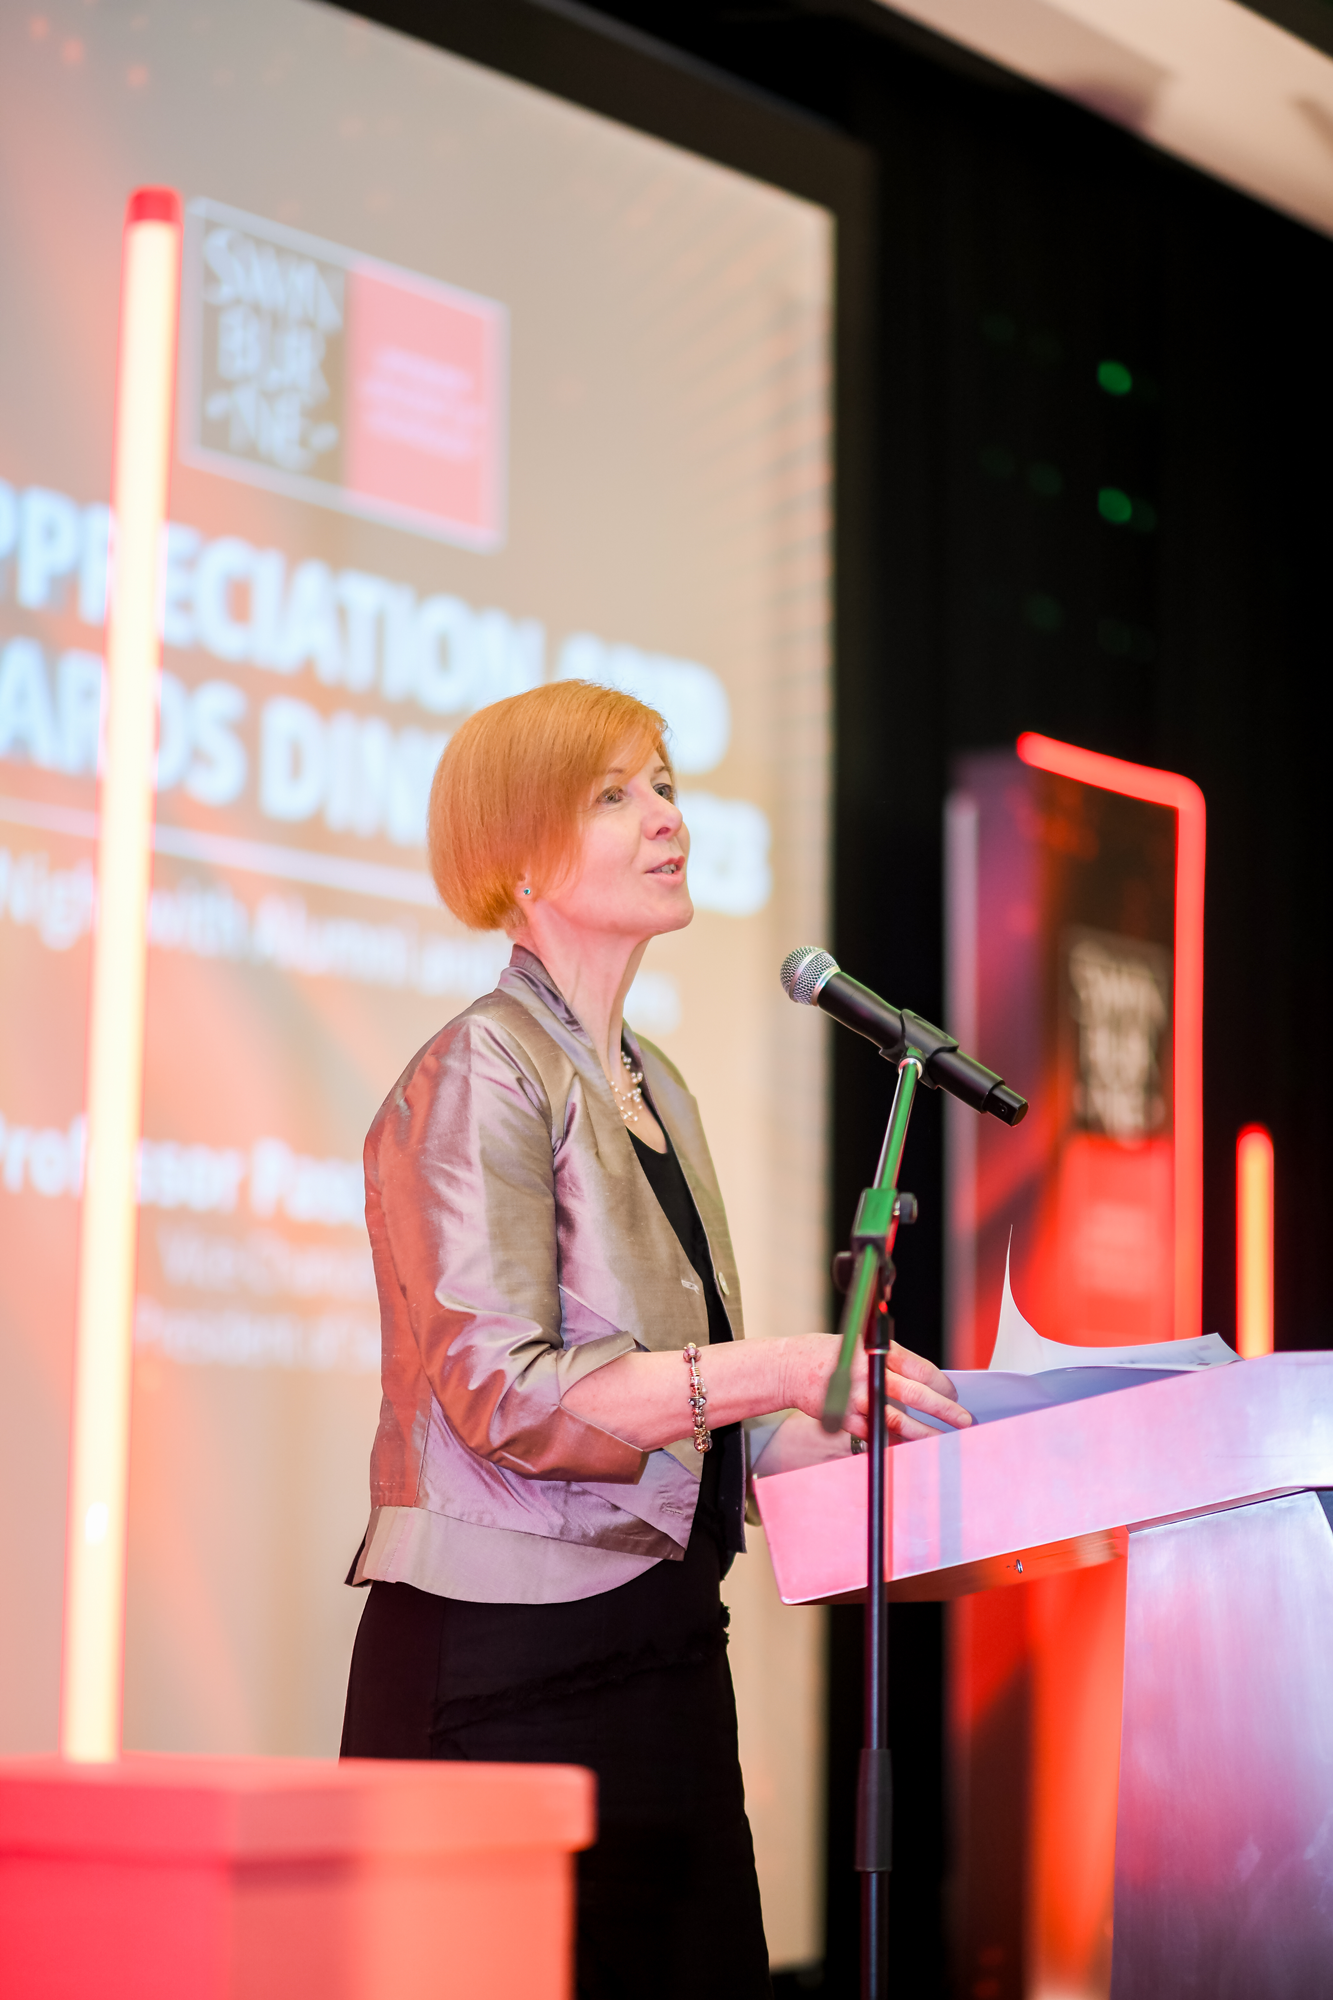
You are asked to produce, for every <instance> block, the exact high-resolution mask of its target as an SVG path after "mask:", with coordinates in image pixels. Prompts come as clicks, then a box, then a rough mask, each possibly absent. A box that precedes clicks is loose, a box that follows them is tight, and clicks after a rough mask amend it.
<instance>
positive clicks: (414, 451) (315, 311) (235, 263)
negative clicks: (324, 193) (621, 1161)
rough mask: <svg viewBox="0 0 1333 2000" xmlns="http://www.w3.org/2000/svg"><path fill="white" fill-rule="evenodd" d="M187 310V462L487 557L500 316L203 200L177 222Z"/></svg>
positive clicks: (497, 524)
mask: <svg viewBox="0 0 1333 2000" xmlns="http://www.w3.org/2000/svg"><path fill="white" fill-rule="evenodd" d="M183 305H184V322H185V333H184V344H183V352H182V359H183V363H184V366H183V369H182V398H183V406H182V412H181V414H182V423H181V438H182V456H183V457H184V458H186V459H187V460H188V461H189V462H191V463H193V464H196V465H200V466H203V467H205V468H207V469H208V470H209V471H211V472H221V473H224V474H228V475H230V476H231V477H232V478H236V479H244V480H246V481H248V482H250V483H251V484H253V485H259V486H267V487H269V488H271V489H273V490H274V491H276V492H279V493H286V494H290V495H292V496H293V497H295V498H297V499H302V500H309V501H314V502H315V503H316V504H317V505H321V506H325V507H334V508H337V509H338V510H339V511H340V512H342V513H346V514H357V515H360V516H362V517H363V518H364V519H367V520H373V521H383V522H386V523H388V524H389V525H391V526H394V527H400V528H410V529H413V530H415V531H416V532H417V533H420V534H425V535H431V536H434V537H436V538H437V539H438V540H440V541H446V542H454V543H457V544H459V545H461V546H462V547H464V548H470V549H478V550H486V549H495V548H498V547H499V546H500V544H501V543H502V541H503V540H504V532H505V528H504V484H505V482H504V470H505V466H504V456H505V436H506V415H507V411H506V402H507V391H508V384H507V374H506V367H507V362H506V349H507V328H508V315H507V313H506V311H505V308H504V306H502V305H501V304H499V303H498V302H497V301H496V300H494V299H486V298H481V297H478V296H477V295H476V294H475V293H472V292H464V291H459V290H458V289H457V288H456V287H454V286H452V285H445V284H440V283H438V282H437V281H436V280H434V279H430V278H424V277H421V276H420V275H418V274H417V273H416V272H412V271H403V270H400V269H398V268H397V267H396V266H394V265H391V264H381V263H378V262H376V261H374V260H373V259H371V258H367V257H362V256H359V255H357V254H356V253H355V252H353V251H350V250H344V249H341V248H339V247H338V246H337V245H336V244H332V243H325V242H322V241H321V240H320V239H319V238H317V237H313V236H306V235H304V234H303V233H302V232H300V231H299V230H293V229H287V228H284V227H283V226H281V225H280V224H278V223H275V222H267V221H264V220H262V219H261V218H260V217H258V216H253V215H245V214H242V213H241V212H240V211H239V210H236V209H230V208H224V207H222V206H221V205H220V204H218V203H216V202H211V201H195V202H192V203H191V204H190V207H189V210H188V237H187V251H186V268H185V287H184V299H183Z"/></svg>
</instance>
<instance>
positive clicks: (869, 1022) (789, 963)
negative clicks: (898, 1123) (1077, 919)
mask: <svg viewBox="0 0 1333 2000" xmlns="http://www.w3.org/2000/svg"><path fill="white" fill-rule="evenodd" d="M778 976H779V978H780V979H781V981H782V990H783V992H784V993H785V994H786V996H787V998H788V999H789V1000H794V1001H795V1002H796V1004H797V1006H798V1007H820V1008H822V1009H823V1011H824V1013H826V1014H831V1015H832V1016H833V1018H834V1020H835V1021H841V1023H842V1025H843V1027H844V1028H853V1029H855V1031H856V1033H857V1034H858V1035H865V1036H866V1038H867V1039H868V1040H869V1041H872V1042H874V1043H875V1044H876V1045H877V1046H878V1048H879V1052H880V1054H881V1055H882V1056H886V1057H887V1058H888V1059H889V1061H890V1062H901V1061H902V1059H903V1057H904V1056H905V1055H906V1054H907V1052H908V1050H909V1049H910V1050H913V1051H914V1052H915V1053H916V1054H917V1055H919V1056H920V1057H921V1058H922V1070H921V1081H922V1082H923V1083H926V1084H929V1085H930V1087H931V1089H932V1090H947V1091H949V1092H950V1094H951V1095H952V1096H954V1097H957V1098H961V1100H962V1102H963V1103H964V1104H967V1105H970V1106H971V1108H972V1110H973V1111H989V1113H990V1114H991V1116H992V1118H999V1119H1001V1120H1002V1121H1003V1123H1004V1124H1006V1125H1018V1124H1020V1123H1021V1122H1022V1120H1023V1119H1024V1118H1026V1117H1027V1110H1028V1101H1027V1099H1026V1097H1020V1096H1019V1094H1018V1092H1017V1091H1016V1090H1010V1088H1009V1086H1008V1084H1007V1083H1006V1082H1005V1081H1004V1079H1003V1078H1002V1077H998V1076H996V1074H995V1072H994V1070H991V1069H987V1068H986V1067H985V1066H984V1065H983V1064H982V1063H979V1062H978V1061H977V1060H976V1058H975V1057H973V1056H966V1055H964V1054H963V1052H962V1050H961V1049H960V1048H959V1046H958V1044H957V1042H956V1041H955V1040H954V1038H953V1036H952V1035H946V1034H945V1032H944V1030H943V1028H937V1027H935V1026H933V1025H932V1023H931V1022H929V1021H923V1020H922V1018H921V1016H920V1015H919V1014H912V1013H909V1012H908V1011H907V1009H906V1008H899V1007H891V1006H890V1005H889V1003H888V1001H887V1000H881V999H880V997H879V995H878V993H872V992H871V991H870V988H869V987H868V986H862V985H861V984H860V982H859V981H858V980H855V979H849V978H848V976H847V974H846V973H845V972H843V971H842V970H841V969H840V967H839V965H838V961H837V959H836V958H834V957H832V956H831V954H830V953H829V952H826V951H820V950H819V948H818V946H817V945H812V944H806V945H802V946H801V947H800V948H799V950H797V951H793V952H789V953H788V954H787V956H786V958H784V959H783V961H782V971H781V972H780V973H779V975H778Z"/></svg>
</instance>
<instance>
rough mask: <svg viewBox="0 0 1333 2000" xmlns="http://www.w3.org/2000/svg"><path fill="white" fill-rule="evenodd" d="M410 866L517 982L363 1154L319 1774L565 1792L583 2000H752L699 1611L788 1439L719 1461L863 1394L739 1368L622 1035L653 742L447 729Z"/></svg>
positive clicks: (448, 1039) (673, 909)
mask: <svg viewBox="0 0 1333 2000" xmlns="http://www.w3.org/2000/svg"><path fill="white" fill-rule="evenodd" d="M430 857H431V866H432V870H433V873H434V876H435V880H436V883H437V885H438V887H439V890H440V894H441V896H442V897H443V898H444V901H445V902H446V903H447V904H448V906H449V908H450V909H451V910H452V911H453V912H454V913H455V915H456V916H458V917H459V918H461V920H462V921H463V922H464V923H465V924H468V925H471V926H473V927H475V928H476V929H478V930H494V929H497V928H500V929H503V930H505V931H507V932H508V933H509V935H510V937H511V938H512V939H513V940H514V944H515V950H514V954H513V958H512V960H511V962H510V964H509V967H508V968H507V970H506V971H505V972H504V973H503V974H502V975H501V978H500V983H499V986H498V987H497V989H496V991H495V992H493V993H489V994H487V995H486V996H485V997H484V998H483V999H481V1000H478V1001H476V1002H474V1003H473V1005H472V1006H471V1007H469V1008H467V1009H466V1011H465V1012H464V1013H462V1014H460V1015H459V1016H458V1018H457V1019H456V1020H454V1021H451V1022H450V1023H449V1024H448V1026H447V1027H445V1028H444V1029H442V1030H441V1032H440V1033H439V1034H438V1035H437V1036H436V1037H435V1039H434V1040H433V1041H431V1042H429V1043H427V1045H426V1047H425V1048H424V1049H422V1050H421V1051H420V1053H419V1054H418V1055H416V1056H414V1057H413V1059H412V1061H411V1062H410V1063H409V1065H408V1067H407V1069H406V1070H405V1071H404V1073H403V1075H402V1076H401V1077H400V1078H399V1080H398V1082H397V1083H396V1084H395V1085H394V1087H393V1090H392V1091H391V1092H390V1094H389V1096H388V1098H387V1099H386V1101H385V1103H384V1105H383V1107H382V1108H381V1110H380V1112H379V1115H378V1116H377V1117H376V1119H375V1122H374V1124H373V1126H372V1127H371V1130H370V1135H369V1137H368V1139H367V1141H366V1151H365V1167H366V1219H367V1223H368V1226H369V1230H370V1239H371V1244H372V1248H373V1251H374V1258H375V1273H376V1280H377V1284H378V1289H379V1298H380V1312H381V1318H382V1324H383V1343H384V1346H383V1354H384V1359H383V1377H384V1395H383V1402H382V1406H381V1415H380V1422H379V1429H378V1431H377V1433H376V1437H375V1444H374V1449H373V1453H372V1457H371V1474H370V1487H371V1515H370V1524H369V1527H368V1528H367V1531H366V1538H365V1542H364V1544H363V1546H362V1549H361V1552H360V1554H359V1556H358V1558H357V1562H356V1565H355V1567H354V1570H353V1573H352V1577H351V1579H350V1581H353V1582H355V1583H358V1584H361V1583H368V1584H369V1585H370V1594H369V1599H368V1601H367V1604H366V1608H365V1611H364V1614H363V1616H362V1619H361V1624H360V1629H359V1631H358V1633H357V1638H356V1646H355V1650H354V1652H353V1657H352V1670H351V1679H350V1683H349V1687H348V1693H347V1713H346V1722H345V1725H344V1731H343V1744H342V1748H343V1754H344V1756H353V1757H427V1758H468V1759H478V1760H484V1761H488V1762H521V1763H534V1762H540V1763H560V1764H583V1765H587V1766H590V1767H591V1769H592V1770H593V1771H595V1772H596V1774H597V1781H598V1842H597V1845H596V1846H595V1847H594V1848H592V1849H591V1850H590V1851H589V1852H588V1853H586V1854H584V1855H581V1856H580V1858H579V1872H578V1944H577V1990H578V1993H579V1994H580V1996H597V2000H610V1997H611V1996H621V1995H624V1996H625V2000H655V1996H660V2000H677V1996H679V2000H687V1996H688V2000H708V1996H711V1995H714V1994H716V1995H717V1996H719V2000H720V1996H723V1995H725V1996H726V2000H751V1996H756V1997H757V1996H760V1995H764V1994H767V1993H768V1992H769V1982H768V1957H767V1952H766V1949H765V1944H764V1934H763V1924H762V1918H761V1913H760V1907H759V1890H758V1884H757V1881H756V1878H755V1870H754V1855H753V1849H752V1844H751V1839H750V1829H749V1825H748V1823H747V1821H746V1817H745V1803H744V1796H743V1792H742V1785H741V1773H740V1765H739V1762H738V1759H737V1751H736V1717H735V1707H734V1702H733V1697H732V1689H731V1677H730V1673H729V1670H728V1667H727V1658H726V1650H725V1647H726V1637H725V1627H726V1612H725V1610H724V1609H723V1606H722V1603H721V1599H720V1596H719V1584H720V1582H721V1579H722V1577H723V1575H724V1574H725V1572H726V1570H727V1569H728V1567H729V1566H730V1563H731V1561H732V1558H733V1556H734V1555H735V1554H736V1553H737V1552H738V1551H739V1550H741V1549H742V1548H743V1547H744V1530H743V1514H744V1504H745V1485H746V1479H747V1476H748V1473H749V1471H750V1470H752V1469H753V1468H752V1467H747V1437H746V1431H745V1425H746V1422H747V1420H749V1419H752V1418H763V1417H765V1416H769V1413H771V1412H778V1413H785V1414H783V1415H773V1416H769V1420H768V1422H767V1424H766V1425H762V1426H759V1427H756V1428H754V1429H753V1430H752V1432H751V1435H750V1438H749V1444H750V1448H751V1454H752V1456H753V1457H755V1458H757V1456H758V1453H759V1452H760V1451H762V1455H763V1470H764V1472H765V1473H767V1472H770V1471H779V1470H784V1469H787V1468H789V1467H791V1466H794V1465H800V1464H806V1463H810V1462H813V1461H814V1460H815V1459H818V1458H824V1457H828V1456H829V1455H830V1454H831V1453H835V1452H839V1451H844V1452H845V1451H849V1450H851V1449H854V1448H856V1447H857V1445H858V1443H859V1440H860V1439H861V1438H862V1437H863V1436H864V1433H865V1428H866V1393H865V1376H864V1363H863V1362H862V1364H861V1371H860V1372H859V1373H858V1375H857V1376H856V1378H855V1380H854V1384H853V1394H852V1399H851V1403H850V1405H849V1409H848V1416H847V1431H846V1433H845V1434H844V1435H843V1436H842V1437H840V1438H832V1439H830V1438H828V1437H826V1436H825V1434H824V1432H823V1430H822V1429H821V1427H820V1425H819V1423H818V1421H817V1417H818V1413H819V1411H820V1409H821V1408H822V1406H823V1399H824V1388H825V1384H826V1382H827V1380H828V1377H829V1374H830V1373H831V1371H832V1368H833V1363H834V1359H835V1355H836V1350H837V1342H836V1340H835V1339H834V1338H833V1337H832V1336H830V1335H827V1334H819V1333H811V1334H805V1335H801V1336H799V1337H796V1338H788V1339H773V1340H760V1341H754V1342H748V1343H747V1342H743V1341H742V1339H741V1333H742V1327H741V1306H740V1284H739V1281H738V1278H737V1274H736V1267H735V1262H734V1260H733V1257H732V1250H731V1242H730V1238H729V1236H728V1233H727V1221H726V1215H725V1212H724V1210H723V1206H722V1198H721V1195H720V1193H719V1191H718V1186H717V1181H716V1177H715V1175H714V1172H713V1165H712V1161H711V1159H710V1157H709V1152H708V1145H707V1142H706V1140H705V1138H704V1134H703V1128H702V1126H701V1124H700V1122H699V1111H698V1107H697V1105H696V1104H695V1101H694V1099H693V1098H692V1097H691V1096H690V1094H689V1092H688V1090H687V1089H686V1087H685V1084H684V1081H683V1080H682V1078H681V1076H680V1075H679V1073H678V1072H677V1071H676V1070H675V1069H674V1068H673V1067H672V1065H671V1064H670V1063H669V1062H668V1061H667V1059H666V1058H665V1056H663V1055H661V1054H660V1053H659V1052H658V1051H657V1050H656V1049H654V1048H653V1047H652V1046H651V1044H649V1043H646V1042H641V1041H640V1040H639V1039H638V1038H637V1037H636V1036H635V1035H634V1034H633V1032H632V1031H631V1030H630V1029H629V1028H628V1027H627V1026H626V1025H625V1023H624V1020H623V1016H622V1011H621V1010H622V1008H623V1006H624V1002H625V995H626V993H627V992H628V990H629V987H630V983H631V981H632V980H633V978H634V975H635V973H636V972H637V970H638V968H639V963H640V960H641V959H642V957H643V953H644V950H645V947H646V946H647V944H648V941H649V940H650V939H651V938H654V937H658V936H660V935H662V934H663V933H665V932H668V931H676V930H680V929H681V928H682V927H683V926H684V925H686V924H688V923H689V922H690V919H691V917H692V916H693V909H692V906H691V903H690V895H689V887H688V880H687V872H686V864H687V861H688V857H689V835H688V833H687V831H686V828H685V825H684V823H683V821H682V818H681V814H680V810H679V808H678V806H677V804H676V799H675V787H674V784H673V780H672V775H671V767H670V761H669V758H668V756H667V751H666V747H665V743H664V730H663V723H662V719H661V717H660V716H659V715H657V714H655V713H654V712H653V711H652V710H651V709H649V708H646V707H645V706H644V705H643V704H642V703H641V702H638V701H636V700H634V699H633V697H632V696H630V695H627V694H623V693H620V692H618V691H616V690H614V689H608V688H601V687H593V686H589V685H587V684H585V683H583V682H579V681H567V682H561V683H557V684H555V685H552V686H548V687H542V688H538V689H535V690H534V691H533V692H531V693H529V694H522V695H516V696H514V697H513V698H512V699H510V700H508V701H501V702H497V703H496V704H495V705H494V706H492V707H490V708H485V709H482V710H481V711H480V712H479V713H478V714H476V715H474V716H473V717H472V718H471V720H470V721H468V722H466V723H465V724H464V725H463V727H462V728H461V729H460V730H459V731H458V733H457V734H456V735H455V736H454V738H453V740H452V741H451V743H450V745H449V748H448V750H447V751H446V753H445V755H444V757H443V759H442V760H441V763H440V767H439V770H438V771H437V773H436V776H435V782H434V787H433V790H432V794H431V807H430ZM891 1366H892V1367H893V1368H894V1370H895V1371H896V1372H895V1376H894V1378H893V1379H892V1381H891V1385H890V1389H891V1394H892V1395H893V1396H894V1397H895V1398H896V1399H897V1400H898V1402H899V1403H902V1404H908V1405H915V1406H916V1407H918V1408H922V1409H926V1410H929V1411H930V1412H932V1413H933V1414H934V1415H936V1416H938V1417H944V1418H946V1419H948V1420H949V1421H950V1422H952V1423H954V1424H957V1425H960V1426H962V1425H965V1424H966V1423H968V1422H969V1418H968V1416H967V1414H966V1412H965V1411H964V1410H962V1409H961V1408H960V1407H959V1406H958V1404H957V1403H955V1402H954V1401H953V1400H952V1385H951V1384H950V1383H949V1381H948V1379H947V1377H945V1376H943V1375H941V1374H940V1372H939V1371H938V1370H937V1369H935V1368H932V1367H931V1366H930V1365H929V1363H927V1362H925V1361H922V1360H920V1359H918V1358H917V1357H916V1356H915V1355H911V1354H908V1353H907V1352H906V1351H905V1350H902V1349H895V1350H894V1356H893V1360H892V1363H891ZM890 1420H891V1422H893V1424H894V1426H895V1429H896V1430H897V1432H898V1433H899V1434H900V1435H901V1436H904V1437H907V1436H916V1435H918V1434H921V1435H924V1434H925V1431H924V1427H923V1426H921V1425H919V1424H917V1423H916V1422H915V1421H914V1420H913V1419H912V1418H911V1417H908V1416H905V1415H899V1414H897V1413H895V1412H892V1411H891V1412H890ZM522 1897H523V1891H522V1884H521V1883H519V1882H516V1883H515V1885H514V1900H515V1917H516V1920H517V1921H521V1918H522Z"/></svg>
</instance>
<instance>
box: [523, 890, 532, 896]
mask: <svg viewBox="0 0 1333 2000" xmlns="http://www.w3.org/2000/svg"><path fill="white" fill-rule="evenodd" d="M523 894H524V895H525V896H530V895H531V894H532V891H531V889H525V890H524V891H523Z"/></svg>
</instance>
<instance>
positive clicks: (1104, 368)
mask: <svg viewBox="0 0 1333 2000" xmlns="http://www.w3.org/2000/svg"><path fill="white" fill-rule="evenodd" d="M1097 386H1098V388H1099V389H1105V391H1106V393H1107V395H1108V396H1127V395H1128V394H1129V392H1130V390H1131V389H1132V388H1133V387H1134V377H1133V376H1132V375H1131V374H1130V372H1129V370H1128V368H1126V366H1125V364H1124V362H1123V361H1099V362H1098V363H1097Z"/></svg>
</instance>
